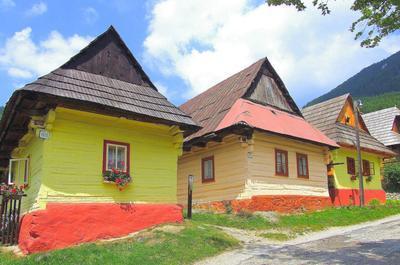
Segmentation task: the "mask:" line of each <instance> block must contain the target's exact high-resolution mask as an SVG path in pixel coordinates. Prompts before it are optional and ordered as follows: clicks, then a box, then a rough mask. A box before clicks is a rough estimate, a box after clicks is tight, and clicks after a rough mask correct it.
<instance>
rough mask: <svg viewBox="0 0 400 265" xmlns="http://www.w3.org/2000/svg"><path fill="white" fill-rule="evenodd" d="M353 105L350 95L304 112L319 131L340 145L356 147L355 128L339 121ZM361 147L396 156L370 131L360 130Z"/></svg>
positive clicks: (362, 123) (305, 109)
mask: <svg viewBox="0 0 400 265" xmlns="http://www.w3.org/2000/svg"><path fill="white" fill-rule="evenodd" d="M349 102H350V104H351V106H352V105H353V104H352V103H353V99H352V97H351V95H350V94H344V95H342V96H339V97H336V98H332V99H329V100H327V101H324V102H321V103H318V104H315V105H312V106H310V107H306V108H304V109H303V110H302V112H303V115H304V117H305V119H306V120H307V121H308V122H309V123H311V124H312V125H313V126H315V127H316V128H317V129H319V130H320V131H322V132H323V133H325V134H326V135H327V136H328V137H329V138H331V139H332V140H334V141H336V142H337V143H338V144H339V145H342V146H348V147H354V141H355V137H356V135H355V134H356V132H355V129H354V127H352V126H350V125H346V124H342V123H341V122H340V121H339V120H338V119H339V117H340V115H341V113H342V111H343V110H344V108H345V106H346V104H347V103H349ZM359 121H360V124H361V125H362V126H363V125H365V123H364V121H363V119H362V116H361V115H359ZM360 145H361V148H362V149H363V150H365V151H369V152H376V153H380V154H383V155H385V156H393V155H395V153H394V152H392V151H391V150H390V149H388V148H386V147H385V146H384V145H383V144H382V143H381V142H379V141H378V140H377V139H375V138H374V137H373V136H371V135H370V133H369V132H368V130H360Z"/></svg>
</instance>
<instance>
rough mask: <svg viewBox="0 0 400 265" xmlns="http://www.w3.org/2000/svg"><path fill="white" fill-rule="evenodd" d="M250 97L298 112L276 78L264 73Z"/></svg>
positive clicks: (250, 98)
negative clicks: (289, 101)
mask: <svg viewBox="0 0 400 265" xmlns="http://www.w3.org/2000/svg"><path fill="white" fill-rule="evenodd" d="M248 99H249V100H251V101H254V102H257V103H260V104H263V105H269V106H274V107H277V108H279V109H282V110H285V111H288V112H293V113H295V112H296V110H295V109H294V108H293V107H292V106H290V104H289V103H288V101H287V99H286V98H285V96H284V95H283V93H282V90H281V89H280V88H279V86H278V85H277V84H276V82H275V80H274V78H273V77H271V76H270V75H267V74H264V73H263V74H262V75H261V77H260V79H259V80H258V83H257V85H256V86H255V89H254V90H253V91H252V92H251V94H250V95H249V96H248Z"/></svg>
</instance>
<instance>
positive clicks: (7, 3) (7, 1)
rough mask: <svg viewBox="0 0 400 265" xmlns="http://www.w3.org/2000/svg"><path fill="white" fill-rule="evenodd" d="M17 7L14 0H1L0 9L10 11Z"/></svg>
mask: <svg viewBox="0 0 400 265" xmlns="http://www.w3.org/2000/svg"><path fill="white" fill-rule="evenodd" d="M14 6H15V2H14V1H13V0H0V8H2V9H8V8H12V7H14Z"/></svg>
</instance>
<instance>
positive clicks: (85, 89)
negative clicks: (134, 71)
mask: <svg viewBox="0 0 400 265" xmlns="http://www.w3.org/2000/svg"><path fill="white" fill-rule="evenodd" d="M22 90H27V91H35V92H40V93H46V94H51V95H54V96H59V97H64V98H71V99H79V100H82V101H87V102H93V103H98V104H101V105H104V106H109V107H113V108H117V109H121V110H124V111H130V112H132V113H135V114H141V115H146V116H150V117H155V118H159V119H163V120H166V121H171V122H173V123H177V124H179V123H181V124H190V125H194V124H195V123H194V122H193V121H192V120H191V118H190V117H189V116H188V115H187V114H185V113H183V112H182V111H181V110H180V109H179V108H177V107H175V106H174V105H173V104H172V103H170V102H169V101H168V100H167V99H166V98H165V97H164V96H163V95H161V94H160V93H159V92H158V91H156V90H155V89H152V88H150V87H146V86H140V85H137V84H132V83H128V82H124V81H120V80H117V79H112V78H108V77H104V76H100V75H96V74H92V73H87V72H82V71H79V70H75V69H57V70H55V71H53V72H51V73H50V74H48V75H45V76H42V77H40V78H39V79H38V80H36V81H35V82H33V83H31V84H28V85H26V86H25V87H24V88H23V89H22Z"/></svg>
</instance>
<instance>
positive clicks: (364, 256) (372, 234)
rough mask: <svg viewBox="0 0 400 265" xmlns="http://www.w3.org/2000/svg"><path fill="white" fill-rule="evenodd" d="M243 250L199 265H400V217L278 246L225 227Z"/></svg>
mask: <svg viewBox="0 0 400 265" xmlns="http://www.w3.org/2000/svg"><path fill="white" fill-rule="evenodd" d="M224 231H226V232H227V233H229V234H231V235H232V236H234V237H236V238H238V239H239V240H240V241H242V244H243V247H242V248H241V249H237V250H234V251H230V252H226V253H223V254H221V255H219V256H216V257H213V258H209V259H206V260H204V261H201V262H199V263H196V264H197V265H208V264H217V265H225V264H226V265H235V264H249V265H250V264H279V265H283V264H378V265H381V264H400V215H396V216H391V217H388V218H385V219H381V220H378V221H372V222H367V223H363V224H359V225H353V226H348V227H337V228H331V229H329V230H325V231H322V232H318V233H312V234H308V235H305V236H301V237H298V238H296V239H294V240H290V241H286V242H284V243H276V242H272V241H270V240H266V239H264V238H260V237H257V236H256V235H255V233H254V232H247V231H241V230H238V229H231V228H224Z"/></svg>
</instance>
